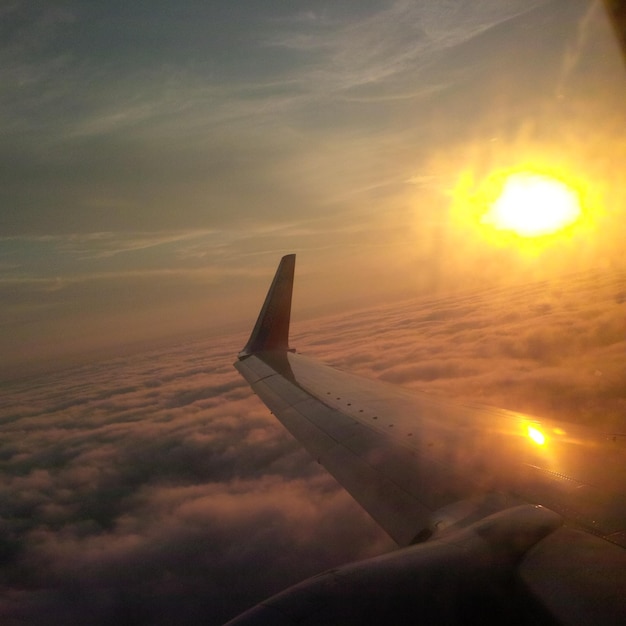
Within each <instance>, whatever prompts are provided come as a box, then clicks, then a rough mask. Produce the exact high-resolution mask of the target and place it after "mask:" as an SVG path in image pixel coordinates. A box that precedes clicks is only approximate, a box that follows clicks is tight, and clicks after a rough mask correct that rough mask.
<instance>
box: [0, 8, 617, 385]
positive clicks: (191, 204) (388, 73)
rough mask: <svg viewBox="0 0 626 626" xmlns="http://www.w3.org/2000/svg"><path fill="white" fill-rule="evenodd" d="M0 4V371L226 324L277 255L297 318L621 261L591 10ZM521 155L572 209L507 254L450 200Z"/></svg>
mask: <svg viewBox="0 0 626 626" xmlns="http://www.w3.org/2000/svg"><path fill="white" fill-rule="evenodd" d="M594 7H595V8H594ZM1 11H2V20H1V21H2V26H1V27H0V29H1V30H0V76H1V78H2V84H3V85H4V86H5V87H4V89H3V90H2V94H1V95H0V132H2V141H1V142H0V146H1V147H0V159H1V162H2V167H0V203H1V204H0V206H1V207H2V208H1V211H0V300H1V302H2V306H1V308H0V325H1V326H0V327H1V328H2V333H1V335H0V350H1V351H2V354H3V355H4V358H3V366H2V369H3V372H4V375H7V376H8V375H10V376H15V375H21V374H22V373H23V372H29V371H32V370H35V369H41V368H42V367H47V368H48V369H49V368H54V367H56V366H57V364H58V363H59V362H60V361H63V362H65V361H66V360H67V359H70V358H71V359H74V361H75V360H77V359H83V360H84V359H93V358H95V357H96V356H97V355H100V354H102V353H106V354H109V355H110V354H115V353H117V352H119V351H120V350H124V349H128V347H129V346H134V345H137V344H140V343H144V344H145V343H146V342H153V343H154V342H157V341H160V340H162V339H166V338H168V337H175V336H180V335H182V334H187V333H190V332H196V333H198V334H199V333H205V334H206V333H211V334H213V335H215V334H219V333H221V332H224V331H223V329H224V328H225V327H228V328H229V329H230V330H239V329H243V328H245V326H246V324H247V323H248V315H247V311H249V310H252V309H254V307H255V306H256V304H255V303H256V301H257V300H258V298H259V297H261V296H262V290H263V287H262V280H260V279H261V278H262V277H263V276H265V275H266V274H267V273H268V272H271V270H272V268H273V267H274V265H275V263H276V260H277V258H279V257H280V256H281V255H282V254H283V253H288V252H296V253H297V254H298V259H299V261H298V262H299V271H300V274H301V275H302V276H305V277H306V281H305V282H304V284H305V285H306V288H303V290H302V291H301V293H300V296H299V299H298V304H297V305H296V306H298V307H299V308H300V310H301V311H302V314H303V315H307V316H309V317H312V316H315V315H317V314H320V313H326V312H339V311H342V310H348V309H349V308H354V307H355V306H360V305H362V304H363V303H365V302H370V303H377V302H381V301H383V300H385V299H389V298H395V299H398V298H407V297H409V298H410V297H412V296H413V295H417V294H420V293H426V294H428V293H433V292H435V291H439V292H441V291H447V290H453V289H458V288H465V287H467V286H472V285H477V284H481V283H482V281H483V280H487V281H490V282H492V283H496V282H500V283H504V284H511V283H512V282H514V281H516V280H522V281H525V280H528V279H529V278H530V277H535V278H537V279H540V278H544V277H550V276H551V275H553V274H558V273H564V272H565V273H567V272H572V271H579V270H585V269H588V268H589V267H591V268H593V267H603V268H605V269H613V268H614V267H615V266H620V267H621V266H622V265H623V258H622V256H623V255H622V254H621V245H620V242H621V238H622V237H623V235H624V232H623V231H624V228H625V227H624V223H626V222H625V220H623V219H622V218H623V201H624V199H623V185H621V184H620V183H621V181H620V176H621V173H620V172H621V171H623V167H622V166H623V165H624V159H625V154H624V153H625V148H624V145H623V141H621V138H620V133H621V129H623V127H624V115H625V113H624V111H623V106H621V105H622V103H623V101H624V95H625V93H626V86H625V84H624V83H625V77H624V72H623V66H622V65H621V61H620V59H619V58H618V55H617V51H616V43H615V40H614V38H613V37H611V36H610V33H609V27H608V26H607V24H606V23H605V19H604V17H603V14H602V11H601V8H600V7H599V6H597V5H595V3H592V4H591V5H590V3H589V2H588V1H587V0H574V1H564V0H533V1H530V2H529V1H528V0H523V1H522V0H507V1H504V2H503V1H501V0H481V1H479V2H476V1H474V2H469V1H466V0H448V1H446V2H437V3H434V2H409V1H403V0H398V1H370V2H342V3H334V2H309V3H307V2H295V3H284V2H276V1H274V2H271V1H268V2H259V1H254V2H236V3H225V2H192V1H182V2H176V3H174V2H133V3H127V2H107V3H105V4H103V3H100V2H88V1H80V2H78V1H68V2H62V1H61V2H53V3H50V2H31V1H29V2H26V1H20V0H15V1H9V2H6V3H3V8H2V9H1ZM529 165H532V166H534V167H539V168H543V169H544V170H545V169H546V168H547V169H548V170H550V171H554V172H556V173H558V174H559V175H560V176H561V177H562V178H563V177H564V178H565V179H567V180H568V181H569V182H573V183H575V184H576V185H577V186H578V188H580V190H581V191H580V193H581V194H582V195H583V196H584V199H585V202H586V203H587V205H588V208H589V218H590V220H589V221H590V223H588V224H586V226H587V228H585V229H582V228H581V229H580V231H579V232H574V233H572V234H571V236H570V237H568V238H567V240H564V241H557V242H556V243H554V244H551V245H550V246H547V247H546V248H545V249H542V250H541V251H540V253H535V254H531V255H528V254H523V253H520V251H519V249H518V246H516V245H502V244H499V245H498V244H494V242H493V241H490V240H489V238H488V237H487V238H486V237H485V236H484V233H483V232H481V230H480V229H478V228H476V224H475V222H476V219H475V215H474V213H475V206H474V205H475V202H474V204H472V198H474V196H475V195H476V192H477V190H479V189H480V187H481V184H482V183H481V181H484V180H485V179H487V178H488V177H489V174H490V173H492V172H494V171H500V170H506V169H507V168H516V167H518V168H519V167H524V166H529ZM474 200H475V198H474Z"/></svg>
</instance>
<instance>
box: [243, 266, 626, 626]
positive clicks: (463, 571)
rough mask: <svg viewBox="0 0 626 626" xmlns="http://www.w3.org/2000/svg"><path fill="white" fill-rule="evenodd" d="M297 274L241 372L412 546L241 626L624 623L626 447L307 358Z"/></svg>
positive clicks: (313, 583)
mask: <svg viewBox="0 0 626 626" xmlns="http://www.w3.org/2000/svg"><path fill="white" fill-rule="evenodd" d="M294 267H295V255H288V256H285V257H283V259H282V260H281V262H280V265H279V268H278V270H277V272H276V275H275V277H274V281H273V282H272V285H271V287H270V290H269V292H268V294H267V297H266V300H265V303H264V305H263V307H262V309H261V313H260V314H259V318H258V320H257V322H256V325H255V327H254V330H253V332H252V335H251V337H250V340H249V341H248V343H247V344H246V346H245V348H244V349H243V350H242V352H241V353H240V354H239V357H238V360H237V362H236V363H235V367H236V368H237V370H238V371H239V373H240V374H241V375H242V376H243V377H244V378H245V379H246V380H247V381H248V383H249V384H250V386H251V387H252V389H253V391H254V392H255V393H256V394H257V395H258V396H259V397H260V398H261V400H262V401H263V402H264V403H265V404H266V405H267V406H268V408H269V409H270V410H271V411H272V413H273V414H274V415H275V416H276V417H277V418H278V419H279V420H280V421H281V422H282V423H283V424H284V426H285V427H286V428H287V429H288V430H289V431H290V432H291V434H292V435H294V436H295V437H296V438H297V439H298V440H299V441H300V442H301V443H302V445H303V446H304V447H305V448H306V449H307V451H308V452H309V453H310V454H311V455H312V456H313V457H314V458H315V459H316V460H317V461H318V462H319V463H321V464H322V465H323V466H324V467H325V468H326V469H327V470H328V471H329V472H330V473H331V474H332V475H333V476H334V477H335V478H336V479H337V481H338V482H339V483H340V484H341V485H342V486H343V487H344V488H345V489H346V490H347V491H348V492H349V493H350V494H351V495H352V496H353V497H354V498H355V499H356V500H357V501H358V502H359V503H360V504H361V506H362V507H363V508H364V509H365V510H366V511H367V512H368V513H369V514H370V515H371V516H372V517H373V518H374V519H375V520H376V521H377V522H378V524H380V526H381V527H382V528H384V529H385V531H387V533H388V534H389V535H390V536H391V537H392V538H393V539H394V540H395V541H396V542H397V544H398V545H399V546H400V548H401V549H399V550H398V551H396V552H393V553H391V554H390V555H384V556H383V557H378V558H376V559H371V560H369V561H364V562H362V563H357V564H353V565H348V566H345V567H343V568H340V569H338V570H333V571H331V572H327V573H325V574H323V575H321V576H317V577H314V578H313V579H310V580H309V581H305V582H304V583H301V584H300V585H296V586H295V587H294V588H291V589H289V590H287V591H285V592H283V593H281V594H278V595H277V596H275V597H274V598H270V599H269V600H267V601H265V602H263V603H261V604H260V605H258V606H257V607H255V608H253V609H251V610H250V611H248V612H247V613H245V614H244V615H243V616H241V617H240V618H238V619H237V620H235V621H233V622H232V623H233V624H235V623H236V624H248V623H250V624H260V623H281V624H282V623H284V624H335V623H336V624H350V623H355V624H356V623H359V624H361V623H378V622H379V621H386V622H388V623H396V624H397V623H413V622H414V621H415V619H416V616H419V619H420V621H426V622H427V623H431V622H437V623H440V622H445V623H467V622H468V621H469V622H472V623H477V621H478V622H480V623H484V622H485V621H498V622H501V621H507V622H509V621H510V620H511V619H513V620H514V623H527V622H530V623H537V620H539V622H540V623H554V621H556V622H557V623H571V624H580V623H594V624H612V623H615V624H624V623H626V494H625V490H624V486H625V483H626V454H625V446H626V441H624V438H623V437H619V436H609V435H607V434H604V433H598V432H593V431H590V430H586V429H584V428H581V427H576V426H572V425H569V424H563V423H557V422H554V421H550V420H544V419H539V418H537V417H532V416H528V415H523V414H520V413H516V412H512V411H506V410H502V409H495V408H491V407H485V406H477V405H473V404H466V403H460V402H454V401H448V400H445V399H441V398H436V397H433V396H431V395H429V394H424V393H416V392H410V391H408V390H405V389H401V388H397V387H394V386H392V385H388V384H385V383H382V382H378V381H372V380H367V379H363V378H360V377H357V376H354V375H352V374H349V373H346V372H343V371H341V370H338V369H335V368H332V367H329V366H327V365H324V364H322V363H319V362H317V361H315V360H313V359H310V358H307V357H306V356H303V355H301V354H297V353H296V352H295V351H293V350H291V349H290V348H289V345H288V335H289V320H290V310H291V294H292V285H293V276H294ZM544 620H545V621H544Z"/></svg>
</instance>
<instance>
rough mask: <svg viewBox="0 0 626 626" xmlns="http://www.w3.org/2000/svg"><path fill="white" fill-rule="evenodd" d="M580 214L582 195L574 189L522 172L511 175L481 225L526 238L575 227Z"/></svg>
mask: <svg viewBox="0 0 626 626" xmlns="http://www.w3.org/2000/svg"><path fill="white" fill-rule="evenodd" d="M580 214H581V209H580V202H579V199H578V195H577V193H576V192H575V191H574V190H573V189H572V188H571V187H569V186H568V185H566V184H565V183H563V182H561V181H559V180H557V179H555V178H552V177H550V176H546V175H543V174H535V173H526V172H519V173H515V174H510V175H509V176H508V178H507V179H506V181H505V182H504V186H503V188H502V192H501V193H500V195H499V196H498V198H497V199H496V200H495V202H493V204H492V205H491V207H490V208H489V210H488V211H487V213H485V214H484V215H483V217H482V219H481V222H482V223H483V224H488V225H490V226H493V227H494V228H496V229H497V230H506V231H512V232H514V233H516V234H518V235H520V236H522V237H538V236H541V235H549V234H552V233H555V232H557V231H559V230H561V229H562V228H565V227H566V226H569V225H571V224H573V223H574V222H575V221H576V220H577V219H578V218H579V217H580Z"/></svg>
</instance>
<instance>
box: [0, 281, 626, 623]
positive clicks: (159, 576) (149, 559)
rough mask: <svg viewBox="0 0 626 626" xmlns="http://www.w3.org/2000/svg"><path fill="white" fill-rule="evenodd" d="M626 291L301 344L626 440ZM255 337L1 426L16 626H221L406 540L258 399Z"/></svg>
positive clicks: (8, 401)
mask: <svg viewBox="0 0 626 626" xmlns="http://www.w3.org/2000/svg"><path fill="white" fill-rule="evenodd" d="M624 307H626V276H624V275H618V274H614V275H577V276H573V277H570V278H569V279H568V280H560V281H552V282H542V283H532V284H528V285H526V287H524V288H521V289H520V288H515V289H513V288H509V289H491V290H488V291H481V292H467V293H464V294H461V295H456V296H447V297H444V298H431V299H429V300H421V301H416V300H412V301H406V302H403V303H396V304H388V305H386V306H385V307H383V308H381V307H377V308H376V309H365V310H361V311H356V312H354V313H352V314H350V315H344V316H340V317H334V318H322V319H318V320H315V321H312V322H307V323H303V322H301V323H298V322H297V320H296V322H295V324H294V328H293V338H292V344H293V345H295V346H296V347H297V348H298V349H299V350H300V351H302V352H305V353H307V354H310V355H315V356H319V357H322V358H324V360H326V361H327V362H329V363H333V364H335V365H337V366H339V367H341V368H345V369H348V370H351V371H355V372H357V373H361V374H364V375H367V376H370V377H374V378H380V379H383V380H387V381H391V382H394V383H400V384H402V385H404V386H408V387H413V388H417V389H422V390H425V391H429V392H431V393H437V394H446V395H455V396H457V397H461V398H464V399H466V400H470V401H478V402H483V403H488V404H494V405H497V406H503V407H505V408H510V409H514V410H521V411H527V412H531V413H535V414H538V415H545V416H550V417H556V418H558V419H564V420H570V421H575V422H578V423H586V424H588V425H591V426H595V427H597V428H600V429H602V430H605V431H609V432H621V433H624V432H626V424H625V423H624V410H625V409H626V394H625V393H624V390H625V389H626V384H625V383H626V370H624V365H623V354H624V349H625V348H626V333H625V332H624V331H625V327H624V324H625V320H626V311H625V309H624ZM244 340H245V336H234V337H225V338H223V339H220V340H214V341H205V342H203V343H190V344H182V345H180V346H178V347H176V348H167V349H159V350H155V351H152V352H149V353H143V354H137V355H136V356H132V357H125V358H119V359H117V360H113V361H106V362H100V363H94V364H92V365H89V366H84V367H81V368H74V369H72V370H66V371H60V372H58V373H55V374H49V375H47V376H45V377H39V378H30V379H27V380H24V381H23V382H16V383H13V384H12V385H11V386H10V387H7V388H6V390H5V393H4V395H3V399H2V405H1V407H0V421H1V423H2V432H3V436H2V443H1V444H0V462H1V467H2V478H1V480H0V501H1V502H2V503H3V504H2V511H1V519H0V560H1V564H2V565H1V569H0V586H1V594H0V617H1V618H2V621H3V623H6V624H28V625H31V624H33V625H34V624H67V623H86V622H89V623H94V624H108V623H111V622H119V623H128V624H157V625H158V624H170V623H173V622H185V623H188V624H196V623H197V624H201V623H202V624H218V623H220V622H222V621H224V620H225V619H227V618H229V617H232V616H233V615H234V614H236V613H238V612H240V611H241V610H243V609H245V608H246V607H247V606H248V605H250V604H253V603H254V602H257V601H259V600H260V599H261V598H263V597H265V596H267V595H269V594H272V593H274V592H276V591H278V590H280V589H282V588H283V587H285V586H287V585H289V584H292V583H294V582H296V581H297V580H299V579H301V578H303V577H306V576H308V575H312V574H314V573H316V572H317V571H320V570H322V569H325V568H327V567H330V566H333V565H337V564H340V563H344V562H348V561H351V560H355V559H358V558H363V557H366V556H369V555H373V554H375V553H380V552H383V551H385V550H387V549H390V548H391V547H392V543H391V541H390V540H389V539H388V538H387V537H386V536H385V535H384V534H383V533H382V532H381V531H380V530H379V529H378V528H377V527H376V526H375V524H374V523H373V522H372V521H371V520H369V518H367V517H366V515H365V514H364V513H363V512H362V511H360V509H359V508H358V507H357V505H356V504H355V503H354V502H352V500H351V499H350V498H349V496H347V494H345V493H344V492H343V491H342V490H341V489H340V488H339V487H338V486H337V485H336V483H335V482H334V481H333V480H332V479H331V478H330V477H328V476H327V475H326V473H325V472H324V471H323V470H322V469H321V468H320V467H319V466H318V465H317V464H315V463H314V462H313V461H312V460H311V459H309V458H308V457H307V455H306V454H305V453H304V452H303V451H302V450H301V448H300V446H299V445H298V444H297V442H295V441H293V440H292V439H291V437H290V436H289V435H288V434H287V433H286V432H285V431H284V430H283V428H282V426H281V425H280V424H279V423H277V422H276V421H275V420H274V418H273V417H272V416H271V415H269V414H268V412H267V410H266V409H265V408H264V407H263V406H262V405H261V403H260V402H259V401H258V400H257V399H256V398H254V397H253V396H252V395H251V392H250V391H249V389H248V387H247V386H246V384H245V383H244V382H243V381H242V380H240V379H239V378H238V376H237V374H236V372H235V371H234V369H233V368H232V365H231V363H232V360H233V358H234V355H235V354H236V352H237V351H238V349H239V348H240V347H241V345H243V343H244Z"/></svg>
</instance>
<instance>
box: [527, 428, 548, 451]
mask: <svg viewBox="0 0 626 626" xmlns="http://www.w3.org/2000/svg"><path fill="white" fill-rule="evenodd" d="M527 432H528V436H529V437H530V438H531V439H532V440H533V441H534V442H535V443H536V444H537V445H538V446H542V445H543V444H544V443H545V442H546V438H545V436H544V434H543V433H542V432H541V431H540V430H539V429H537V428H533V427H532V426H529V427H528V431H527Z"/></svg>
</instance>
